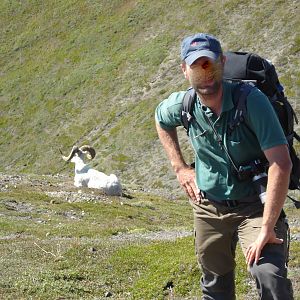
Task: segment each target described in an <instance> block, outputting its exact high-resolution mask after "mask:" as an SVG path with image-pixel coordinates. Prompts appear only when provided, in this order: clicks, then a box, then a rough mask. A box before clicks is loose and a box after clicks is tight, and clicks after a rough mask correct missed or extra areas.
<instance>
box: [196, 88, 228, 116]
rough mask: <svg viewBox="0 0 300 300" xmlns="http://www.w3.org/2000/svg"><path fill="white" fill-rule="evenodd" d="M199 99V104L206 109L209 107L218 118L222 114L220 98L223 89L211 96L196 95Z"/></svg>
mask: <svg viewBox="0 0 300 300" xmlns="http://www.w3.org/2000/svg"><path fill="white" fill-rule="evenodd" d="M198 96H199V97H200V99H201V103H202V104H203V105H205V106H207V107H209V108H210V109H211V110H212V111H213V112H214V113H215V114H216V115H217V116H219V115H220V114H221V112H222V104H223V101H222V98H223V97H222V96H223V87H222V86H221V87H220V89H219V90H218V91H217V92H216V93H215V94H211V95H202V94H199V95H198Z"/></svg>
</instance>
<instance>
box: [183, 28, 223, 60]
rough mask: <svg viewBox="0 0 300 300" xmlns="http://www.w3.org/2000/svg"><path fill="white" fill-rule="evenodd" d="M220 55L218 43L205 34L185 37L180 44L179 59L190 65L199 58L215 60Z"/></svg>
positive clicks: (220, 49)
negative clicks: (204, 57)
mask: <svg viewBox="0 0 300 300" xmlns="http://www.w3.org/2000/svg"><path fill="white" fill-rule="evenodd" d="M221 53H222V48H221V44H220V42H219V41H218V40H217V39H216V38H215V37H214V36H213V35H210V34H207V33H196V34H195V35H191V36H188V37H186V38H185V39H184V40H183V41H182V44H181V59H182V60H184V61H185V62H186V63H187V64H188V65H191V64H192V63H193V62H195V60H197V59H198V58H200V57H203V56H206V57H209V58H211V59H213V60H216V59H217V58H218V57H219V55H220V54H221Z"/></svg>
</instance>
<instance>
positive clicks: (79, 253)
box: [0, 175, 300, 300]
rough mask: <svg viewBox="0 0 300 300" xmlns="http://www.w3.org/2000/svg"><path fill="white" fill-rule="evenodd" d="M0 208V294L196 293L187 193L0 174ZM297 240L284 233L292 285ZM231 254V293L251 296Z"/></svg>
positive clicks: (130, 295) (145, 296) (143, 296)
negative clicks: (121, 190) (112, 190)
mask: <svg viewBox="0 0 300 300" xmlns="http://www.w3.org/2000/svg"><path fill="white" fill-rule="evenodd" d="M62 182H63V183H64V184H63V185H62ZM62 187H63V188H62ZM288 214H289V217H290V218H296V217H298V218H299V212H297V211H296V210H295V209H293V208H292V207H288ZM0 215H1V220H0V226H1V234H0V252H1V268H0V298H1V299H104V298H106V297H108V296H109V295H110V296H111V297H112V299H145V300H148V299H200V289H199V280H200V271H199V269H198V266H197V263H196V258H195V253H194V242H193V220H192V214H191V207H190V206H189V204H188V203H187V201H186V199H177V200H168V199H165V198H164V197H159V196H153V195H151V194H146V193H138V192H130V194H127V195H126V196H125V197H108V196H105V195H103V194H102V193H101V192H99V191H96V190H88V189H82V190H81V191H78V190H77V189H76V188H74V187H73V186H72V182H71V180H70V179H68V178H62V177H53V176H43V178H42V179H41V178H34V177H33V176H22V177H20V176H15V177H13V176H7V175H1V177H0ZM295 230H297V229H296V228H295V227H294V226H293V231H292V234H295V233H297V231H295ZM299 247H300V243H299V241H293V243H292V247H291V259H290V274H291V277H292V279H293V281H294V282H295V289H296V291H297V289H299V286H298V284H297V280H299V272H298V271H299V257H298V256H299V255H297V253H298V254H299ZM237 261H238V267H237V270H236V272H237V281H236V284H237V294H238V297H239V298H238V299H250V298H247V295H248V294H249V292H251V284H250V282H251V279H250V277H249V275H248V273H247V270H246V266H245V259H244V257H243V255H242V253H241V250H240V249H238V252H237ZM252 284H253V283H252ZM105 295H106V296H105Z"/></svg>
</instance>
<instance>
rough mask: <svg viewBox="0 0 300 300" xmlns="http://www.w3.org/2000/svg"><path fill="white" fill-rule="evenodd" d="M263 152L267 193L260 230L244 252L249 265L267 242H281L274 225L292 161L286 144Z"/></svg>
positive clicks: (257, 257) (258, 255)
mask: <svg viewBox="0 0 300 300" xmlns="http://www.w3.org/2000/svg"><path fill="white" fill-rule="evenodd" d="M264 154H265V156H266V158H267V160H268V162H269V171H268V184H267V195H266V201H265V204H264V213H263V221H262V227H261V231H260V233H259V235H258V237H257V239H256V241H255V242H254V243H252V244H251V245H250V246H249V247H248V249H247V252H246V261H247V264H248V265H251V264H252V263H253V261H255V262H256V263H257V262H258V260H259V258H260V254H261V250H262V249H263V247H264V246H265V245H266V244H267V243H273V244H281V243H282V242H283V241H282V240H281V239H278V238H277V237H276V234H275V231H274V227H275V224H276V222H277V220H278V218H279V215H280V213H281V210H282V207H283V205H284V202H285V199H286V195H287V191H288V186H289V179H290V172H291V169H292V163H291V160H290V155H289V151H288V146H287V145H279V146H275V147H272V148H270V149H267V150H265V151H264Z"/></svg>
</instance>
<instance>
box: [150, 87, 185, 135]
mask: <svg viewBox="0 0 300 300" xmlns="http://www.w3.org/2000/svg"><path fill="white" fill-rule="evenodd" d="M184 94H185V92H184V91H183V92H177V93H173V94H171V95H170V96H169V98H167V99H165V100H163V101H162V102H160V103H159V104H158V106H157V107H156V110H155V120H156V122H157V123H158V124H159V125H160V127H161V128H163V129H173V128H175V127H177V126H181V125H182V121H181V110H182V100H183V97H184Z"/></svg>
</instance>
